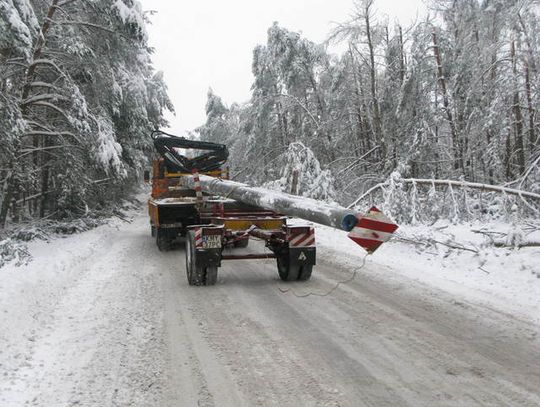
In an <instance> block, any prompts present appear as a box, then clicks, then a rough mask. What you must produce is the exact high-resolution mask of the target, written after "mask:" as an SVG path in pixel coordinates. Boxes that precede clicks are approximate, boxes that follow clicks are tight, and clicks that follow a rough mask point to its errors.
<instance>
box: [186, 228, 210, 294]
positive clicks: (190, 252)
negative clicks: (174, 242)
mask: <svg viewBox="0 0 540 407" xmlns="http://www.w3.org/2000/svg"><path fill="white" fill-rule="evenodd" d="M196 255H197V253H196V250H195V232H193V231H192V230H190V231H188V233H187V239H186V274H187V280H188V284H189V285H214V284H216V282H217V272H218V270H217V267H202V266H197V263H196V261H195V256H196Z"/></svg>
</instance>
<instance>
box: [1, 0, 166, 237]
mask: <svg viewBox="0 0 540 407" xmlns="http://www.w3.org/2000/svg"><path fill="white" fill-rule="evenodd" d="M146 24H147V20H146V16H145V14H144V12H143V10H142V8H141V5H140V3H139V2H138V1H134V0H122V1H121V0H118V1H113V2H111V1H107V0H95V1H76V0H51V1H37V0H0V134H1V137H0V228H1V227H4V226H5V225H6V221H7V220H10V221H11V222H12V223H15V224H16V223H18V222H23V221H28V220H32V219H43V218H49V219H66V218H77V217H81V216H84V215H88V214H89V213H92V212H96V213H99V212H100V211H104V210H106V209H107V207H108V206H110V204H111V203H112V202H114V201H115V200H118V199H122V198H124V197H126V196H128V195H129V194H130V193H131V192H132V191H133V188H134V187H136V186H137V185H139V184H140V181H141V179H142V175H141V174H142V170H143V168H145V166H146V165H147V157H148V156H149V155H150V154H151V151H152V148H153V147H152V143H151V140H150V138H149V134H150V131H151V130H152V129H154V128H156V127H161V126H164V125H165V124H166V122H165V120H164V118H163V113H164V110H166V109H168V110H172V109H173V107H172V105H171V102H170V100H169V98H168V96H167V89H166V85H165V83H164V81H163V77H162V75H161V74H160V73H159V72H156V71H155V70H154V69H153V67H152V61H151V53H152V50H151V49H150V47H149V46H148V42H147V41H148V34H147V31H146Z"/></svg>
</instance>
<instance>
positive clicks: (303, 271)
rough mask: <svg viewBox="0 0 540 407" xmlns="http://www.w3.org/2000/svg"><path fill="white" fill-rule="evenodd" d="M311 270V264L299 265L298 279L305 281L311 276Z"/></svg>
mask: <svg viewBox="0 0 540 407" xmlns="http://www.w3.org/2000/svg"><path fill="white" fill-rule="evenodd" d="M312 271H313V264H309V265H308V264H304V265H303V266H302V267H300V273H299V274H298V280H300V281H307V280H309V279H310V278H311V272H312Z"/></svg>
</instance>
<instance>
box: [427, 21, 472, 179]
mask: <svg viewBox="0 0 540 407" xmlns="http://www.w3.org/2000/svg"><path fill="white" fill-rule="evenodd" d="M431 36H432V39H433V53H434V55H435V62H436V63H437V81H438V82H439V86H440V87H441V92H442V97H443V107H444V111H445V113H446V119H447V120H448V124H449V125H450V132H451V134H452V143H453V145H454V158H455V162H454V169H455V170H460V171H461V174H460V175H465V174H464V171H465V168H464V163H463V151H462V147H461V143H460V140H459V135H458V131H457V127H456V123H455V120H454V116H453V114H452V109H451V107H450V101H449V98H448V90H447V86H446V78H445V77H444V72H443V67H442V59H441V53H440V50H439V45H438V43H437V34H436V33H435V31H433V32H432V33H431Z"/></svg>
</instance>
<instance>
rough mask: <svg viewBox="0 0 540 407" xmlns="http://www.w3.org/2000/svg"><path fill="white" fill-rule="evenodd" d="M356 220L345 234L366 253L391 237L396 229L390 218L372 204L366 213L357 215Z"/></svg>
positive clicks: (373, 250)
mask: <svg viewBox="0 0 540 407" xmlns="http://www.w3.org/2000/svg"><path fill="white" fill-rule="evenodd" d="M357 218H358V222H357V223H356V226H355V227H353V228H352V230H351V231H350V232H349V234H348V235H347V236H349V238H350V239H352V240H353V241H354V242H356V243H357V244H359V245H360V246H362V247H363V248H364V249H366V250H367V252H368V253H373V252H375V250H377V249H378V248H379V246H380V245H382V244H383V243H384V242H387V241H388V240H390V238H391V237H392V234H393V233H394V232H395V231H396V230H397V229H398V225H396V224H395V223H394V222H392V220H391V219H390V218H389V217H388V216H386V215H385V214H384V213H382V212H381V211H380V210H378V209H377V208H376V207H375V206H373V207H372V208H371V209H370V210H369V211H368V213H366V214H365V215H360V216H358V217H357Z"/></svg>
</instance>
